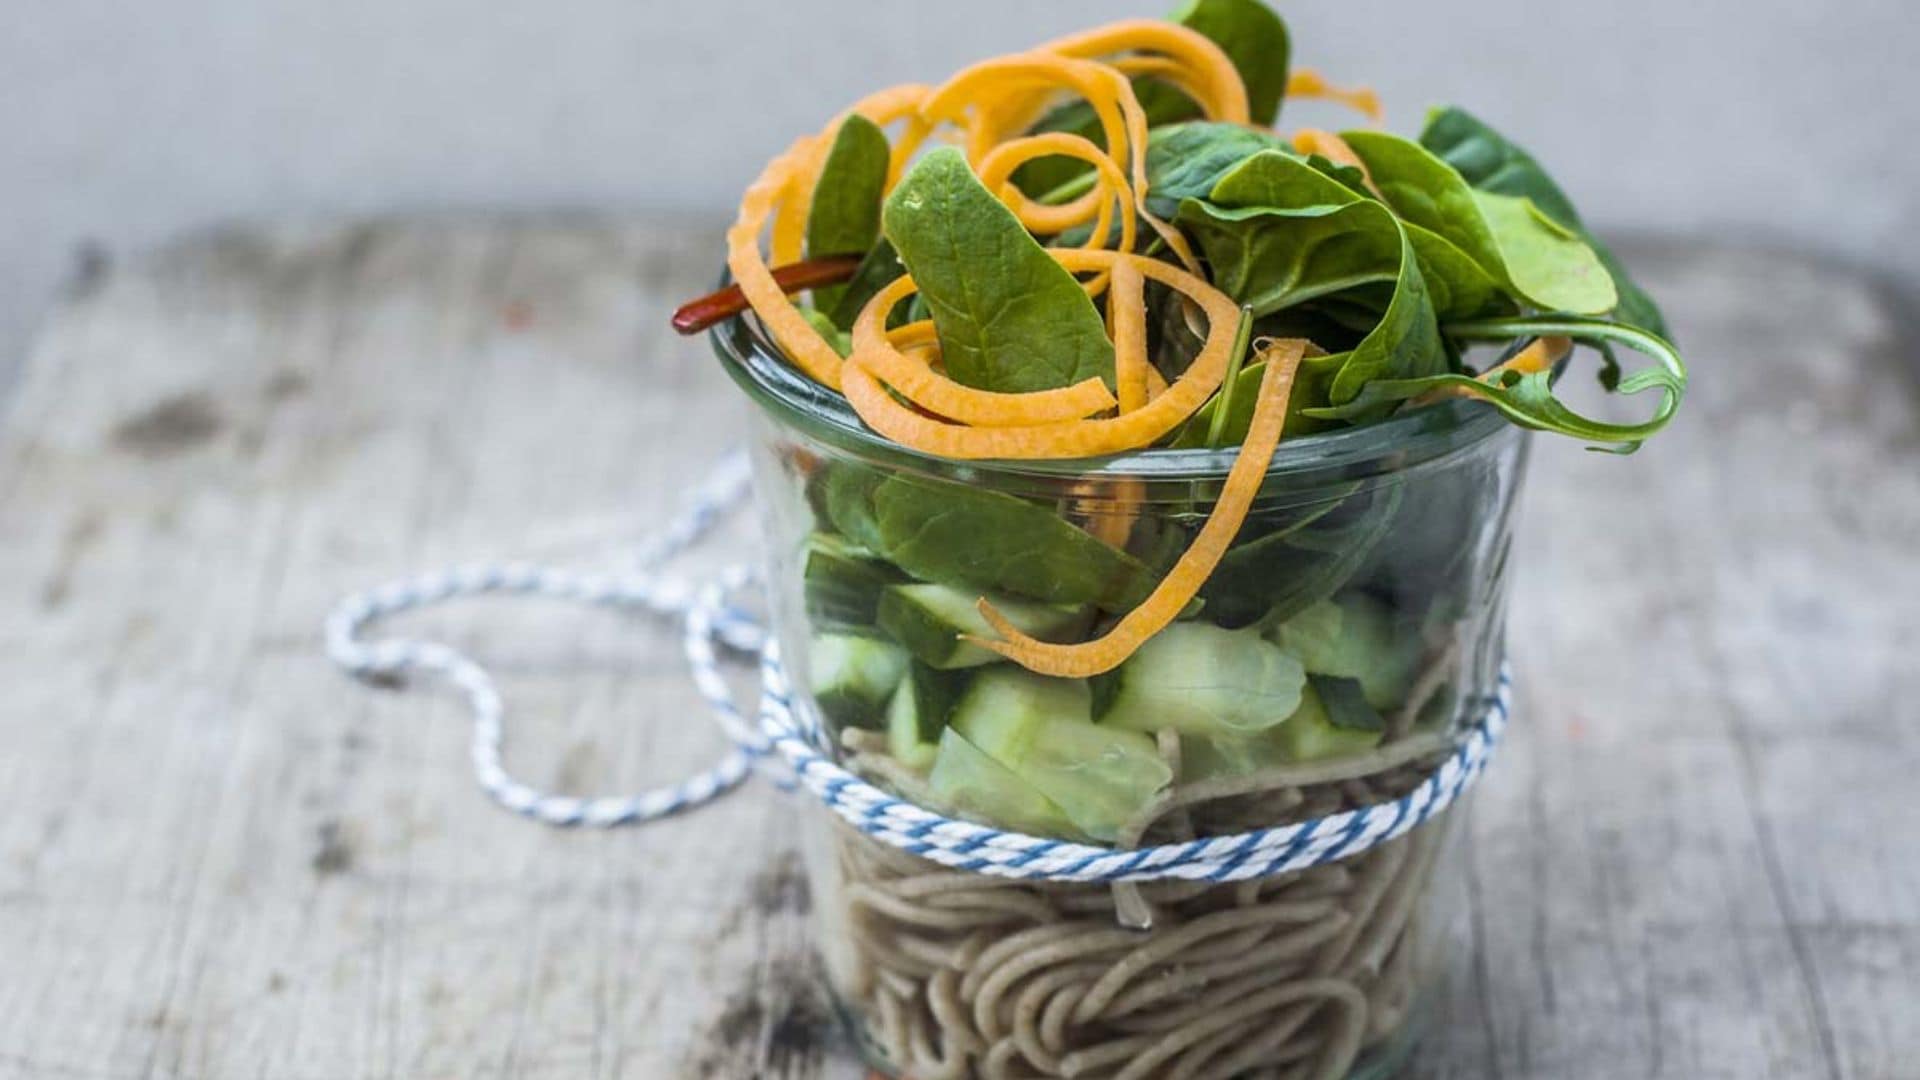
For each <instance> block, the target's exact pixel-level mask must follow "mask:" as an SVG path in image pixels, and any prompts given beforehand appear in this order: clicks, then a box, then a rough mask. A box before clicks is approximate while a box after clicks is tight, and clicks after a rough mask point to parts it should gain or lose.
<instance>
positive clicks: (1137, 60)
mask: <svg viewBox="0 0 1920 1080" xmlns="http://www.w3.org/2000/svg"><path fill="white" fill-rule="evenodd" d="M1107 64H1108V66H1110V67H1112V68H1113V69H1114V70H1115V71H1118V72H1119V73H1121V74H1122V75H1125V76H1127V77H1128V78H1136V79H1137V78H1139V77H1141V76H1143V75H1144V76H1147V77H1149V78H1154V79H1158V80H1160V81H1161V82H1163V83H1166V84H1168V85H1169V86H1172V87H1173V88H1174V89H1175V90H1178V91H1180V92H1181V93H1182V94H1185V95H1186V96H1187V97H1188V98H1189V99H1190V100H1192V101H1194V102H1196V103H1197V102H1198V101H1199V100H1200V99H1201V98H1202V97H1203V96H1205V93H1206V91H1204V90H1202V89H1200V87H1199V86H1198V85H1197V84H1196V83H1194V82H1193V80H1192V77H1191V75H1190V73H1189V72H1188V70H1187V67H1186V65H1184V64H1182V63H1180V61H1178V60H1175V59H1173V58H1172V57H1168V56H1116V57H1114V58H1113V59H1112V60H1109V61H1107Z"/></svg>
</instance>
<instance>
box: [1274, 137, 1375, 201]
mask: <svg viewBox="0 0 1920 1080" xmlns="http://www.w3.org/2000/svg"><path fill="white" fill-rule="evenodd" d="M1293 148H1294V149H1295V150H1298V151H1300V152H1301V153H1303V154H1319V155H1320V156H1321V157H1323V158H1326V159H1327V160H1328V161H1331V162H1333V163H1334V164H1335V165H1347V166H1351V167H1352V168H1355V169H1359V170H1360V180H1361V182H1362V183H1364V184H1366V185H1367V190H1368V191H1371V192H1373V193H1374V194H1375V195H1379V194H1380V189H1379V188H1377V187H1374V186H1373V174H1372V173H1370V172H1368V171H1367V163H1366V162H1364V161H1362V160H1360V155H1359V154H1356V153H1354V152H1353V147H1351V146H1348V145H1347V140H1345V139H1343V138H1341V137H1340V136H1338V135H1335V134H1334V133H1333V132H1331V131H1322V130H1320V129H1319V128H1301V129H1300V130H1299V131H1296V132H1294V133H1293ZM1382 198H1383V199H1384V198H1385V197H1384V196H1382Z"/></svg>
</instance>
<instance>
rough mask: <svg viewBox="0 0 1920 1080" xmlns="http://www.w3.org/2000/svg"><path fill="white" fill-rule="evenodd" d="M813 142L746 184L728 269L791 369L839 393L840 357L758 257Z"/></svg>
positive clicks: (730, 238)
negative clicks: (766, 231)
mask: <svg viewBox="0 0 1920 1080" xmlns="http://www.w3.org/2000/svg"><path fill="white" fill-rule="evenodd" d="M812 138H813V137H812V136H808V137H805V138H801V139H799V140H797V141H795V142H794V144H793V145H792V146H790V147H788V148H787V151H786V152H785V153H783V154H781V155H780V156H779V157H776V158H774V159H773V160H772V161H770V162H768V163H767V167H766V170H765V171H763V172H762V173H761V174H760V176H759V177H758V178H757V179H756V180H754V182H753V183H751V184H749V185H747V190H746V193H745V194H744V195H743V196H741V199H740V215H739V216H738V217H736V218H735V219H734V222H733V225H732V226H730V227H729V228H728V229H727V269H728V270H729V271H731V272H732V273H733V279H734V284H736V285H738V286H739V287H740V294H741V295H742V296H745V297H746V298H747V303H749V304H751V305H753V310H754V312H755V313H756V314H758V315H759V316H760V321H761V322H762V323H765V324H766V327H767V332H768V333H770V334H772V335H773V339H774V340H775V341H777V342H779V343H780V348H781V350H782V351H784V352H785V353H786V354H787V357H788V359H790V360H792V361H793V363H794V366H796V367H798V368H799V369H800V370H802V371H804V372H806V373H807V375H808V376H809V377H811V378H812V379H813V380H814V381H815V382H818V383H820V384H821V385H822V386H826V387H828V388H830V389H835V390H837V389H839V388H840V373H841V367H842V362H841V360H840V354H839V353H837V352H835V351H834V349H833V346H832V345H831V344H829V343H828V342H827V339H826V338H824V337H821V336H820V332H819V331H818V330H815V329H814V328H813V325H812V324H811V323H809V322H807V317H806V316H805V315H802V314H801V313H800V309H799V308H797V307H795V306H794V304H793V301H792V300H789V299H787V294H786V291H785V290H783V289H781V288H780V283H779V282H777V281H775V280H774V279H773V271H772V270H770V269H768V267H767V260H766V258H765V257H764V256H762V255H761V254H760V231H761V230H762V229H764V228H765V227H766V224H767V219H768V217H770V216H771V215H772V214H773V212H774V210H775V208H776V207H777V206H778V205H779V203H780V200H781V197H782V196H783V195H784V194H786V193H787V191H788V190H789V188H790V186H791V183H792V177H793V173H794V170H796V169H798V168H799V167H800V166H801V164H802V162H803V161H804V160H805V158H806V155H807V154H808V152H809V151H810V150H811V148H812ZM802 224H803V225H804V219H803V220H802Z"/></svg>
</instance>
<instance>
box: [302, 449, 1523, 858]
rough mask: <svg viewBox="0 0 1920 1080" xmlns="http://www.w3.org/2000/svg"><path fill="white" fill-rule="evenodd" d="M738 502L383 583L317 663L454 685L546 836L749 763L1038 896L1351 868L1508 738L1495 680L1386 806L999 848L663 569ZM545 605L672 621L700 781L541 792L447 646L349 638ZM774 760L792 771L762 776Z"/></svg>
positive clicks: (746, 616)
mask: <svg viewBox="0 0 1920 1080" xmlns="http://www.w3.org/2000/svg"><path fill="white" fill-rule="evenodd" d="M746 490H747V468H746V456H745V454H743V453H741V452H738V451H736V452H734V453H730V454H728V455H727V456H726V457H725V458H723V459H722V460H721V462H720V463H719V465H718V466H717V467H716V468H715V469H714V471H713V473H712V474H711V475H710V476H709V477H708V478H707V479H706V480H705V481H704V482H702V483H701V484H700V485H698V486H697V487H696V488H695V490H694V492H693V494H692V497H691V498H690V499H689V500H688V505H687V507H686V508H685V509H684V510H683V511H682V512H681V513H680V514H679V515H678V516H676V517H675V518H674V519H673V520H672V521H671V522H669V524H668V526H667V527H666V529H664V530H663V531H662V532H661V533H660V534H658V535H657V536H655V537H653V538H651V539H650V540H649V541H648V542H647V543H646V544H644V545H643V546H642V548H641V550H640V551H639V552H638V553H637V555H636V558H635V560H634V561H635V562H636V564H637V565H636V566H634V567H633V568H632V569H630V570H628V571H625V572H622V573H617V574H582V573H577V572H573V571H567V570H560V569H555V568H552V567H544V566H535V565H530V564H527V563H486V564H477V565H472V566H465V567H460V568H456V569H451V570H446V571H441V572H438V573H431V574H426V575H423V576H421V577H417V578H409V579H405V580H401V581H395V582H390V583H388V584H386V585H382V586H380V587H378V588H375V589H370V590H368V591H366V592H362V593H356V594H354V595H352V596H349V597H347V598H346V599H345V600H342V601H341V602H340V603H339V604H338V605H336V606H335V608H334V609H333V611H332V612H331V613H330V614H329V615H328V617H327V622H326V646H327V654H328V656H330V657H331V658H332V659H333V661H334V663H336V664H338V665H340V666H341V667H342V668H344V669H345V670H346V671H348V672H349V673H351V674H353V675H356V676H359V677H361V678H376V677H393V676H398V675H401V674H403V673H406V672H409V671H421V672H432V673H436V674H438V675H440V676H442V677H444V678H445V679H446V680H447V681H448V682H450V683H452V684H453V685H454V687H455V688H456V689H458V690H459V691H460V692H461V693H462V694H463V695H464V696H465V697H466V699H467V705H468V707H469V708H470V709H471V710H472V712H473V741H472V748H471V755H472V758H473V767H474V774H475V776H476V777H477V778H478V780H479V781H480V786H481V787H482V788H484V789H485V790H486V792H487V793H488V794H489V795H491V796H492V797H493V799H494V801H495V802H498V803H499V804H500V805H502V806H504V807H506V808H507V809H509V810H512V811H513V812H515V813H517V814H522V815H525V816H527V817H530V818H533V819H535V820H537V821H541V822H544V823H546V824H548V825H556V826H593V827H601V828H605V827H611V826H615V825H631V824H637V823H640V822H645V821H652V820H655V819H658V818H663V817H666V816H668V815H670V814H674V813H677V812H679V811H681V810H685V809H689V808H691V807H694V806H698V805H700V804H701V803H704V802H707V801H709V800H711V799H713V798H715V797H717V796H719V795H721V794H723V793H725V792H727V791H729V790H731V789H732V788H734V787H735V786H737V785H738V784H739V783H740V782H741V781H743V780H745V779H746V777H747V776H748V774H749V773H750V772H751V771H752V770H753V768H754V767H755V765H756V763H757V764H759V765H760V766H761V767H762V768H763V769H766V770H767V771H768V772H769V773H771V774H772V775H773V776H774V779H775V781H776V782H777V783H780V784H781V786H783V787H786V786H789V785H790V784H791V783H792V779H793V778H794V777H797V778H798V781H799V783H801V784H803V785H805V787H806V788H807V790H809V791H811V792H812V793H813V794H814V795H815V796H816V797H817V798H819V799H820V801H821V802H823V803H825V804H826V805H827V806H828V807H830V808H831V809H832V810H833V811H834V812H835V813H837V814H838V815H840V817H841V818H842V819H843V820H845V821H846V822H847V823H848V824H849V825H851V826H853V827H854V828H855V829H858V830H859V831H861V832H863V833H865V834H867V835H869V836H872V837H873V838H875V839H877V840H880V841H882V842H883V843H887V844H890V845H892V846H894V847H896V848H899V849H900V850H902V851H905V852H908V853H910V854H913V855H918V856H920V857H922V858H925V859H929V860H931V861H933V862H936V863H940V864H941V865H944V866H950V867H954V868H957V869H961V870H969V871H973V872H977V873H982V874H992V875H996V876H1000V877H1010V878H1029V879H1044V880H1049V881H1100V882H1110V881H1151V880H1157V879H1166V878H1185V879H1192V880H1203V881H1223V882H1224V881H1240V880H1243V879H1246V878H1255V877H1264V876H1267V875H1271V874H1280V873H1285V872H1288V871H1292V870H1300V869H1304V868H1306V867H1310V866H1317V865H1320V864H1322V863H1327V862H1331V861H1333V860H1335V859H1342V858H1347V857H1350V856H1353V855H1357V854H1359V853H1360V852H1362V851H1365V850H1367V849H1368V848H1371V847H1373V846H1374V845H1376V844H1380V843H1382V842H1384V841H1387V840H1391V839H1393V838H1394V837H1396V836H1399V835H1401V834H1403V833H1406V832H1408V831H1410V830H1412V829H1414V828H1417V827H1418V826H1419V825H1421V824H1422V823H1423V822H1425V821H1426V820H1427V819H1429V818H1431V817H1432V816H1433V815H1435V814H1437V813H1439V812H1440V811H1442V810H1444V809H1446V808H1447V807H1448V806H1449V805H1451V804H1452V803H1453V802H1455V801H1456V800H1457V799H1459V798H1460V796H1461V795H1462V794H1464V793H1465V792H1466V790H1467V789H1468V788H1469V787H1471V786H1472V785H1473V783H1474V781H1475V780H1477V779H1478V778H1479V776H1480V774H1481V773H1482V772H1483V771H1485V769H1486V767H1487V763H1488V762H1489V761H1490V760H1491V759H1492V757H1493V752H1494V749H1495V748H1496V747H1497V746H1498V744H1499V741H1500V736H1501V734H1502V733H1503V732H1504V731H1505V730H1506V727H1507V715H1508V710H1509V707H1510V701H1511V680H1510V678H1509V675H1508V672H1507V671H1506V669H1505V668H1504V667H1503V668H1502V670H1501V672H1500V679H1499V685H1498V688H1497V691H1496V693H1495V697H1494V699H1493V700H1492V701H1491V702H1489V703H1488V707H1487V711H1486V712H1485V713H1484V714H1483V715H1482V716H1481V718H1480V721H1479V723H1478V724H1476V725H1475V726H1474V727H1473V729H1472V730H1471V731H1469V732H1468V733H1467V736H1466V738H1465V739H1464V740H1463V741H1462V743H1461V744H1460V746H1459V747H1458V748H1457V749H1456V750H1455V751H1454V753H1453V754H1452V755H1451V756H1450V757H1448V758H1447V759H1446V760H1445V761H1444V762H1443V763H1441V765H1440V766H1439V767H1438V768H1437V769H1435V770H1434V771H1433V772H1432V773H1431V774H1430V775H1429V776H1428V777H1427V778H1426V780H1425V781H1423V782H1422V783H1421V784H1420V786H1419V787H1417V788H1415V789H1414V790H1413V791H1412V792H1410V793H1409V794H1407V795H1406V796H1405V797H1403V798H1400V799H1397V800H1395V801H1393V802H1389V803H1380V804H1378V805H1374V806H1368V807H1362V808H1360V809H1358V810H1349V811H1344V812H1341V813H1337V814H1331V815H1328V816H1326V817H1320V818H1312V819H1309V820H1306V821H1302V822H1299V823H1296V824H1292V825H1284V826H1278V827H1275V828H1268V829H1256V830H1254V831H1252V832H1245V833H1238V834H1235V835H1232V836H1219V837H1211V838H1207V839H1202V840H1190V841H1186V842H1183V843H1176V844H1162V845H1157V846H1154V847H1143V848H1126V849H1120V848H1107V847H1098V846H1094V845H1089V844H1076V843H1069V842H1066V841H1062V840H1050V839H1047V838H1045V837H1038V836H1027V835H1023V834H1021V833H1014V832H1007V831H1005V830H1003V829H996V828H993V827H991V826H987V825H981V824H977V823H975V822H970V821H962V820H959V819H956V818H950V817H947V816H945V815H943V814H940V813H937V812H935V811H933V810H930V809H927V808H926V807H923V806H919V805H916V804H914V803H911V802H907V801H905V800H903V799H901V798H899V797H897V796H894V795H890V794H888V793H887V792H885V791H882V790H881V789H879V788H877V787H875V786H873V785H872V784H869V783H867V782H866V781H865V780H862V779H860V778H859V777H858V776H855V775H854V774H852V773H850V772H848V771H847V770H846V769H844V768H842V767H841V766H840V765H839V764H837V763H836V762H834V760H833V759H832V757H831V756H830V755H829V753H828V752H827V750H826V745H827V737H826V735H825V733H823V732H822V731H821V730H820V729H819V727H818V725H817V722H815V721H814V720H813V719H812V710H809V709H804V708H802V709H795V708H794V707H793V700H792V696H791V694H790V692H789V689H788V686H787V679H786V672H785V670H784V669H783V668H782V667H781V665H780V650H779V646H778V643H777V642H775V641H774V640H772V637H771V635H769V634H768V633H767V631H766V629H765V627H763V626H762V625H761V623H760V622H758V621H757V620H756V619H755V618H754V616H753V615H752V614H751V613H749V612H747V611H744V610H742V609H740V608H738V607H734V606H732V605H731V603H730V600H731V597H732V595H733V594H734V593H736V592H739V591H741V590H742V589H745V588H748V587H749V586H752V585H754V584H756V583H757V577H756V575H755V573H754V572H753V571H752V570H751V569H749V568H747V567H743V566H733V567H728V568H727V569H725V570H723V571H721V572H720V573H719V574H717V575H716V576H715V577H714V578H713V579H712V580H711V581H709V582H707V583H706V584H705V585H703V586H700V587H694V586H692V585H690V584H688V583H687V582H684V581H682V580H680V579H677V578H674V577H671V576H668V575H665V574H662V573H661V572H660V567H661V566H662V565H664V564H665V563H666V562H668V561H669V560H671V559H673V558H674V557H675V556H677V555H679V554H681V553H683V552H685V551H686V550H687V549H688V548H690V547H692V546H693V545H694V544H695V543H696V542H697V541H698V540H699V539H700V538H701V537H702V536H703V535H705V534H706V533H707V531H708V530H710V529H711V528H712V527H713V525H714V523H715V522H716V521H718V520H719V518H720V517H721V516H722V515H723V514H724V513H725V512H726V511H727V510H728V509H729V508H730V507H731V506H733V505H734V504H736V503H738V502H739V501H741V499H742V498H743V497H744V495H745V493H746ZM493 593H501V594H517V595H525V596H543V597H548V598H551V599H557V600H567V601H572V602H575V603H583V604H588V605H594V606H601V607H612V608H623V609H639V610H644V611H650V612H654V613H656V614H660V615H666V616H674V617H678V618H680V619H681V620H682V625H683V628H684V633H683V635H682V641H681V644H682V648H683V651H684V652H685V654H686V658H687V664H688V667H689V669H690V670H691V672H692V675H693V682H694V685H695V686H696V687H697V688H698V689H699V691H700V695H701V697H702V698H704V699H705V700H706V702H707V705H708V707H709V708H710V710H711V711H712V713H713V716H714V719H715V720H716V722H718V724H719V725H720V728H721V730H722V731H724V732H725V733H726V735H727V738H728V739H729V740H730V742H731V743H732V746H731V748H730V749H729V750H728V751H727V753H726V755H725V756H724V757H722V758H721V760H720V761H719V762H718V763H717V764H715V765H713V766H712V767H710V768H708V769H706V770H704V771H702V772H700V773H698V774H696V775H694V776H691V777H688V778H686V779H685V780H682V781H680V782H679V783H676V784H671V785H668V786H665V787H661V788H656V789H653V790H651V791H646V792H642V793H640V794H637V795H626V796H607V797H599V798H577V797H573V796H567V795H554V794H549V793H546V792H543V791H541V790H539V789H538V788H535V787H533V786H532V785H529V784H527V783H525V782H523V781H521V780H518V779H515V778H514V776H513V775H512V774H511V773H509V772H508V771H507V769H506V765H505V763H504V761H503V756H502V753H503V752H502V746H503V743H504V742H505V737H506V729H505V722H504V713H505V708H504V703H503V702H502V700H501V696H500V692H499V688H498V686H497V685H496V684H495V683H494V680H493V677H492V676H491V675H489V674H488V673H487V671H486V669H485V668H483V667H481V666H480V665H479V664H478V663H477V662H475V661H474V660H472V659H470V658H469V657H467V656H466V655H464V654H462V653H460V652H459V651H457V650H455V649H453V648H452V647H450V646H447V645H444V644H441V643H439V642H433V641H419V640H413V639H406V638H389V639H384V640H379V641H371V642H369V641H366V640H363V639H362V638H361V636H360V635H361V632H362V631H363V630H365V629H366V628H367V626H368V625H369V624H370V623H372V622H375V621H377V620H379V619H382V618H385V617H387V616H389V615H394V614H398V613H400V612H402V611H407V610H411V609H417V608H422V607H428V606H431V605H435V604H440V603H444V602H447V601H449V600H453V599H456V598H459V597H465V596H480V595H486V594H493ZM716 645H718V646H723V647H725V648H726V649H727V650H728V651H731V652H735V653H740V654H746V655H752V654H758V655H759V657H760V717H759V724H758V726H757V727H756V726H755V725H753V724H750V723H748V721H747V720H746V718H745V717H744V716H743V715H742V714H741V711H740V709H739V708H738V707H737V706H736V705H735V704H734V701H733V698H732V695H731V693H730V691H729V689H728V687H727V684H726V680H725V679H724V678H723V677H722V675H721V671H720V660H719V656H718V650H717V649H716ZM775 749H777V750H778V751H779V756H780V758H782V759H784V761H785V764H786V765H787V766H789V767H790V768H791V775H788V774H787V772H786V770H783V769H778V768H776V767H772V766H771V758H770V757H769V751H771V750H775Z"/></svg>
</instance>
